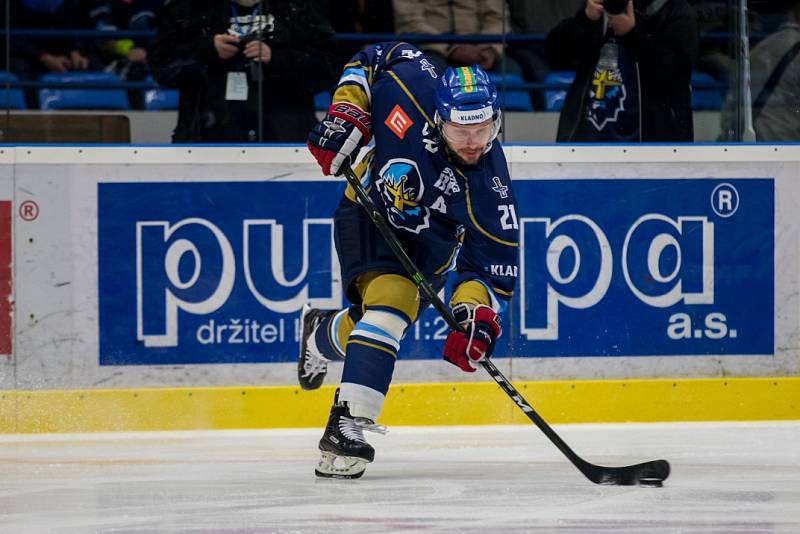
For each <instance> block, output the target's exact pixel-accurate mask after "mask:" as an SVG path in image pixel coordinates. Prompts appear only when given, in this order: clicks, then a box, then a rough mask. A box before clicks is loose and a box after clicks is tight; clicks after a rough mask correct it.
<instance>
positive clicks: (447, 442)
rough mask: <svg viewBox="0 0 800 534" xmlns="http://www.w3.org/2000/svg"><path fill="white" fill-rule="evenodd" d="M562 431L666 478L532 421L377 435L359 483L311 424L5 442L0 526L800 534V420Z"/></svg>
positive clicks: (0, 454) (0, 449) (359, 533)
mask: <svg viewBox="0 0 800 534" xmlns="http://www.w3.org/2000/svg"><path fill="white" fill-rule="evenodd" d="M556 429H557V431H558V432H559V433H561V435H562V437H563V438H564V439H565V441H567V443H569V444H570V445H571V446H572V447H573V449H575V450H576V452H578V454H580V455H581V456H583V457H584V458H586V459H587V460H589V461H591V462H594V463H605V464H609V465H624V464H631V463H637V462H640V461H645V460H652V459H656V458H665V459H667V460H669V461H670V462H671V464H672V475H671V476H670V478H669V479H668V480H667V481H666V482H665V484H664V487H663V488H660V489H655V488H641V487H609V486H596V485H594V484H591V483H590V482H588V481H587V480H586V479H585V478H584V477H583V476H582V475H581V474H580V473H579V472H578V471H577V470H576V469H575V468H574V467H573V466H572V465H571V464H570V463H569V462H568V461H567V460H566V459H565V458H564V457H563V456H562V455H561V453H560V452H559V451H558V450H557V449H556V448H555V447H554V446H553V445H552V444H551V443H550V442H549V441H548V440H547V439H546V438H545V437H544V436H543V435H542V434H541V433H540V432H539V431H538V429H537V428H536V427H535V426H533V425H525V426H494V427H447V428H442V427H439V428H421V427H414V428H410V427H406V428H402V427H394V428H391V429H390V432H389V434H387V435H386V436H380V435H373V434H368V438H369V440H370V441H371V442H372V443H373V445H375V447H376V450H377V453H376V460H375V462H374V463H373V464H371V465H370V466H369V467H368V468H367V472H366V474H365V475H364V477H363V478H362V479H359V480H352V481H337V480H320V479H316V478H315V477H314V474H313V470H314V465H315V462H316V460H317V457H318V453H317V451H316V444H317V440H318V439H319V436H320V434H321V432H320V431H318V430H314V431H311V430H266V431H227V432H173V433H137V434H133V433H120V434H73V435H60V436H59V435H44V436H5V437H0V470H1V471H0V473H2V474H0V532H2V533H17V532H22V533H38V532H70V533H73V532H79V533H80V532H116V533H122V532H125V533H127V532H148V533H150V532H153V533H155V532H158V533H161V532H206V533H249V532H286V533H290V532H346V533H348V534H363V533H367V532H401V531H418V532H504V533H505V532H558V533H568V532H626V533H627V532H630V533H634V532H635V533H642V532H648V533H650V532H709V533H710V532H714V533H740V532H753V533H755V532H757V533H766V532H787V533H788V532H791V533H800V422H795V423H753V424H744V423H739V424H724V423H716V424H674V425H673V424H652V425H633V424H629V425H570V426H560V427H556Z"/></svg>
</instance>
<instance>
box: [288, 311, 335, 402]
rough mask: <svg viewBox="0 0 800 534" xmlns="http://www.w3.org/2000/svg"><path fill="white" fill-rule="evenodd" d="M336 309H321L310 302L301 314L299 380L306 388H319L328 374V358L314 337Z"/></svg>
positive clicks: (301, 385) (298, 360) (302, 386)
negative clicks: (326, 310) (322, 323)
mask: <svg viewBox="0 0 800 534" xmlns="http://www.w3.org/2000/svg"><path fill="white" fill-rule="evenodd" d="M334 313H336V311H329V312H325V311H321V310H317V309H314V308H312V307H311V306H309V305H308V304H305V305H304V306H303V311H302V312H301V314H300V328H301V330H300V355H299V357H298V358H297V381H298V382H299V383H300V387H301V388H303V389H306V390H312V389H317V388H319V387H320V386H321V385H322V382H323V381H324V380H325V375H326V374H328V361H329V360H328V359H327V358H325V357H324V356H323V355H322V353H321V352H320V351H319V349H318V348H317V344H316V342H314V339H312V337H313V336H314V334H315V333H316V331H317V327H318V326H319V324H320V323H321V322H322V320H323V319H325V318H326V317H328V316H329V315H333V314H334Z"/></svg>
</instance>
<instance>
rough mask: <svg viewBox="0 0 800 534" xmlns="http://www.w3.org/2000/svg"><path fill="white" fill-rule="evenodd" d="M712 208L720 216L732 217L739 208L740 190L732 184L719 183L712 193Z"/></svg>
mask: <svg viewBox="0 0 800 534" xmlns="http://www.w3.org/2000/svg"><path fill="white" fill-rule="evenodd" d="M711 209H713V210H714V213H716V214H717V215H719V216H720V217H723V218H728V217H730V216H731V215H733V214H734V213H736V210H738V209H739V192H738V191H737V190H736V188H735V187H733V186H732V185H731V184H728V183H724V184H719V185H718V186H717V187H715V188H714V191H713V192H712V193H711Z"/></svg>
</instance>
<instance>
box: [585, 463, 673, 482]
mask: <svg viewBox="0 0 800 534" xmlns="http://www.w3.org/2000/svg"><path fill="white" fill-rule="evenodd" d="M581 467H582V469H581V471H583V474H584V475H586V478H588V479H589V480H591V481H592V482H594V483H595V484H603V485H611V486H635V485H637V484H639V483H640V481H641V480H642V479H645V480H649V481H654V480H660V481H664V480H666V479H667V477H668V476H669V472H670V467H669V462H667V461H666V460H653V461H652V462H645V463H642V464H636V465H629V466H626V467H605V466H602V465H593V464H590V463H588V462H587V463H586V465H584V466H581ZM651 483H652V482H651Z"/></svg>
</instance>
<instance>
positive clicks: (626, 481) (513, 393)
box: [341, 161, 670, 486]
mask: <svg viewBox="0 0 800 534" xmlns="http://www.w3.org/2000/svg"><path fill="white" fill-rule="evenodd" d="M341 170H342V172H343V173H344V175H345V178H347V182H348V183H349V184H350V186H351V187H352V188H353V190H354V191H355V193H356V196H357V197H358V200H359V201H360V202H361V205H362V206H363V207H364V209H365V210H366V211H367V215H368V216H369V218H370V219H372V222H373V223H375V226H377V227H378V231H380V233H381V235H382V236H383V238H384V239H385V240H386V243H388V245H389V247H390V248H391V249H392V251H393V252H394V253H395V255H396V256H397V259H398V260H399V261H400V263H401V264H403V268H404V269H405V270H406V271H407V272H408V274H409V275H410V276H411V279H412V280H413V281H414V283H415V284H416V285H417V287H418V288H419V291H420V293H421V294H422V296H423V297H425V298H426V299H428V301H429V302H430V303H431V304H432V305H433V307H434V308H436V311H437V312H439V315H441V316H442V318H443V319H444V320H445V322H446V323H447V326H449V327H450V328H451V329H453V330H458V331H462V332H463V331H464V329H463V328H462V327H461V325H460V324H458V322H456V319H455V317H453V313H452V312H451V311H450V309H449V308H448V307H447V306H445V304H444V302H442V300H441V299H440V298H439V295H437V294H436V291H435V290H434V289H433V287H432V286H431V285H430V283H429V282H428V281H427V280H426V279H425V277H424V276H423V275H422V273H421V272H420V271H419V269H417V266H416V265H414V262H413V261H412V260H411V258H410V257H409V256H408V254H406V252H405V250H403V247H402V245H401V244H400V242H399V241H398V240H397V238H396V237H395V235H394V232H393V231H392V229H391V228H389V225H388V224H387V222H386V220H385V219H384V217H383V215H382V214H381V212H380V211H378V208H377V207H375V204H374V203H373V202H372V199H371V198H370V197H369V194H368V193H367V191H366V190H365V189H364V186H363V185H361V181H360V180H359V179H358V177H357V176H356V175H355V173H354V172H353V169H352V168H351V167H350V164H349V162H348V161H345V162H344V163H343V164H342V167H341ZM480 363H481V365H482V366H483V368H484V369H486V371H487V372H488V373H489V375H490V376H491V377H492V378H493V379H494V380H495V381H496V382H497V384H498V385H499V386H500V388H501V389H502V390H503V391H505V393H506V395H508V396H509V397H511V400H513V401H514V402H515V403H516V404H517V406H519V407H520V409H521V410H522V411H523V412H525V415H527V416H528V418H529V419H530V420H531V421H533V423H534V424H535V425H536V426H537V427H539V430H541V431H542V432H543V433H544V435H545V436H547V437H548V439H550V441H551V442H553V444H554V445H555V446H556V447H558V450H560V451H561V452H562V453H563V454H564V456H566V457H567V459H569V461H570V462H572V465H574V466H575V467H577V468H578V470H579V471H580V472H581V473H583V474H584V476H585V477H586V478H588V479H589V480H591V481H592V482H594V483H595V484H608V485H618V486H631V485H634V484H642V485H647V486H660V485H661V482H662V481H663V480H665V479H666V478H667V477H668V476H669V471H670V468H669V462H667V461H666V460H653V461H651V462H645V463H641V464H636V465H629V466H625V467H606V466H602V465H595V464H592V463H589V462H587V461H586V460H584V459H583V458H581V457H580V456H578V455H577V454H576V453H575V451H573V450H572V449H571V448H570V447H569V445H567V444H566V443H565V442H564V440H562V439H561V437H560V436H559V435H558V434H556V432H555V431H554V430H553V429H552V428H551V427H550V425H548V424H547V422H546V421H545V420H544V419H542V418H541V416H539V414H538V413H536V410H534V409H533V408H532V407H531V405H530V404H528V401H526V400H525V399H524V398H523V397H522V395H521V394H520V393H519V391H517V389H516V388H515V387H514V386H513V385H512V384H511V382H509V381H508V379H506V377H505V376H503V373H501V372H500V370H499V369H498V368H497V367H496V366H495V365H494V363H493V362H492V361H491V360H489V359H485V360H483V361H481V362H480Z"/></svg>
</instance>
